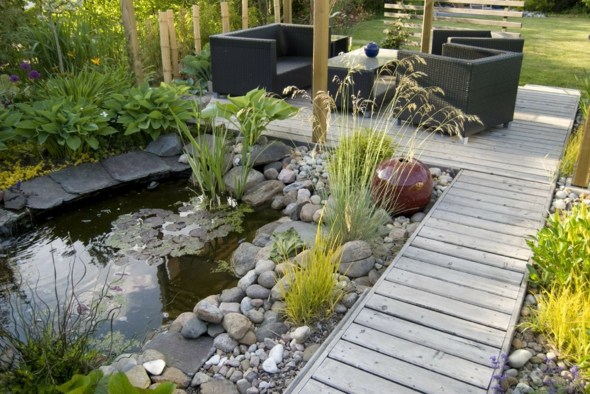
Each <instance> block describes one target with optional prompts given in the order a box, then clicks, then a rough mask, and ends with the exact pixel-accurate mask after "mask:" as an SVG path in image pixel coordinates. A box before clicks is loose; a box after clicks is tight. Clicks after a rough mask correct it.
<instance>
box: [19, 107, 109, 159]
mask: <svg viewBox="0 0 590 394" xmlns="http://www.w3.org/2000/svg"><path fill="white" fill-rule="evenodd" d="M16 107H17V108H18V109H19V110H20V111H21V112H22V118H21V121H20V122H18V123H16V124H15V131H16V133H17V134H18V135H19V136H21V137H23V138H25V139H27V140H30V141H36V142H37V143H38V144H39V145H41V146H42V147H43V148H44V149H46V150H47V152H48V153H49V154H50V155H51V156H53V157H67V158H74V157H75V156H76V155H78V154H79V153H80V152H85V151H87V150H88V149H89V148H90V149H94V150H96V149H98V148H99V146H100V140H101V138H103V137H105V136H108V135H111V134H115V133H117V130H115V129H114V128H112V127H111V126H110V125H109V122H108V121H109V119H108V117H107V116H106V115H107V114H106V113H105V112H104V111H101V109H100V108H98V107H97V106H96V105H94V104H90V103H85V102H72V101H70V100H68V99H67V98H61V99H49V100H42V101H36V102H34V103H33V104H32V105H29V104H24V103H21V104H17V105H16Z"/></svg>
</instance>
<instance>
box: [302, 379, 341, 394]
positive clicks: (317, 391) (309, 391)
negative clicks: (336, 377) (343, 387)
mask: <svg viewBox="0 0 590 394" xmlns="http://www.w3.org/2000/svg"><path fill="white" fill-rule="evenodd" d="M296 392H297V393H300V394H340V393H342V394H344V391H340V390H338V389H335V388H334V387H330V386H328V385H326V384H323V383H322V382H318V381H317V380H314V379H310V380H309V381H307V383H306V384H305V386H304V387H303V388H302V389H301V390H299V391H296Z"/></svg>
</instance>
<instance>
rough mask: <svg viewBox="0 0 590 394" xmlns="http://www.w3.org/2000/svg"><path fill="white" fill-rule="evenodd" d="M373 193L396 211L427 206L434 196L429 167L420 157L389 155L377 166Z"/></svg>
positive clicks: (413, 211) (383, 205)
mask: <svg viewBox="0 0 590 394" xmlns="http://www.w3.org/2000/svg"><path fill="white" fill-rule="evenodd" d="M372 193H373V198H374V199H375V201H376V202H377V203H378V204H379V205H380V206H381V207H382V208H384V209H386V210H387V211H388V212H390V213H392V214H394V215H411V214H413V213H416V212H419V211H421V210H423V209H424V208H425V207H426V206H427V205H428V203H429V202H430V198H431V196H432V177H431V175H430V171H429V170H428V167H427V166H426V165H425V164H423V163H422V162H421V161H419V160H416V159H411V160H410V159H406V158H403V157H397V158H393V159H387V160H385V161H383V162H381V164H379V166H377V169H376V170H375V175H374V176H373V184H372Z"/></svg>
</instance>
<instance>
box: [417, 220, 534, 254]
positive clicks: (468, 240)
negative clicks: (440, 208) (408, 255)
mask: <svg viewBox="0 0 590 394" xmlns="http://www.w3.org/2000/svg"><path fill="white" fill-rule="evenodd" d="M418 235H419V236H421V237H423V238H429V239H434V240H437V241H441V242H446V243H449V244H453V245H459V246H463V247H467V248H470V249H476V250H481V251H482V252H488V253H495V254H499V255H502V256H506V257H514V258H517V259H521V260H528V258H529V257H530V256H531V251H530V249H528V248H520V247H517V246H512V245H505V244H503V243H501V242H495V241H493V240H489V239H484V238H478V237H473V236H469V235H467V234H461V233H455V232H452V231H450V229H439V228H434V227H429V225H428V223H427V224H426V226H424V227H422V230H420V232H419V233H418Z"/></svg>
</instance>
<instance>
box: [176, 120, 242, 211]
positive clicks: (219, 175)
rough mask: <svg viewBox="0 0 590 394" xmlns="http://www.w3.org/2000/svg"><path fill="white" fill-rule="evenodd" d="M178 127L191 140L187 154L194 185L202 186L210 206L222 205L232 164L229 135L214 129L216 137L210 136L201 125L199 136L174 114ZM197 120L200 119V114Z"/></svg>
mask: <svg viewBox="0 0 590 394" xmlns="http://www.w3.org/2000/svg"><path fill="white" fill-rule="evenodd" d="M173 116H174V117H175V120H176V126H177V127H178V130H179V131H180V135H181V137H182V138H183V139H184V140H188V142H189V143H190V147H191V149H190V150H189V151H186V152H185V153H186V157H187V160H188V164H189V165H190V167H191V170H192V173H193V177H192V179H193V181H194V182H195V183H196V184H197V185H198V186H199V189H200V192H201V193H203V194H204V195H205V196H206V198H207V200H208V201H209V204H212V203H214V202H215V201H217V202H218V205H219V204H220V203H221V200H220V197H223V196H224V195H225V193H226V186H225V181H224V180H223V175H224V174H225V173H226V171H227V169H228V166H229V164H230V163H231V162H230V161H229V157H228V154H229V151H228V145H227V143H228V139H227V137H228V131H227V129H226V128H225V127H215V126H214V127H212V134H206V133H205V131H204V127H203V126H202V125H201V124H200V122H197V125H196V135H195V136H193V133H192V132H191V130H190V129H189V127H188V126H187V124H186V123H185V122H183V121H182V120H181V119H180V118H178V117H177V116H176V114H174V113H173ZM195 117H196V118H197V119H198V117H197V114H196V110H195Z"/></svg>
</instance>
